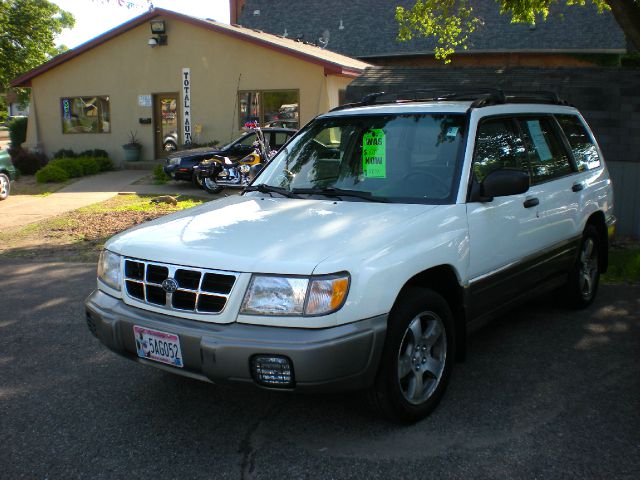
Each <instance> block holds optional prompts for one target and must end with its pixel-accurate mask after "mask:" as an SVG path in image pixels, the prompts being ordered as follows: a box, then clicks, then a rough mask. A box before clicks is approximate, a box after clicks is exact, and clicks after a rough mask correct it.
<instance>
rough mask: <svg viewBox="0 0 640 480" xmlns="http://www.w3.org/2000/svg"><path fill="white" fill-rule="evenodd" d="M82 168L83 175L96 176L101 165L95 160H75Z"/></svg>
mask: <svg viewBox="0 0 640 480" xmlns="http://www.w3.org/2000/svg"><path fill="white" fill-rule="evenodd" d="M75 160H76V161H77V162H78V164H80V167H82V175H95V174H96V173H98V172H99V171H100V165H98V162H97V161H96V159H95V158H91V157H78V158H76V159H75Z"/></svg>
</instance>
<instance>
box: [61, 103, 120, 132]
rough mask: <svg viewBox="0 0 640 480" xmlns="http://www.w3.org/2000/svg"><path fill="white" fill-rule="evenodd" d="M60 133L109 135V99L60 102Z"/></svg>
mask: <svg viewBox="0 0 640 480" xmlns="http://www.w3.org/2000/svg"><path fill="white" fill-rule="evenodd" d="M61 103H62V133H109V132H110V131H111V121H110V120H111V110H110V107H109V97H108V96H102V97H71V98H63V99H62V101H61Z"/></svg>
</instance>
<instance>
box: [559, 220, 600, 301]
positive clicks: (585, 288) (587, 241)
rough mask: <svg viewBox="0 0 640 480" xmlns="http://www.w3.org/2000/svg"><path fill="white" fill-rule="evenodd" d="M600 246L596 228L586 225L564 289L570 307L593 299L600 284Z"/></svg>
mask: <svg viewBox="0 0 640 480" xmlns="http://www.w3.org/2000/svg"><path fill="white" fill-rule="evenodd" d="M601 248H602V245H601V242H600V235H599V234H598V230H597V229H596V227H594V226H593V225H587V226H586V228H585V229H584V232H583V233H582V241H581V242H580V250H579V251H578V257H577V258H576V262H575V265H574V266H573V267H572V269H571V271H570V272H569V280H568V282H567V285H566V288H565V289H564V293H565V296H566V301H567V303H568V305H569V306H570V307H573V308H578V309H581V308H586V307H588V306H589V305H591V304H592V303H593V301H594V300H595V298H596V294H597V293H598V286H599V285H600V258H601V255H602V252H601Z"/></svg>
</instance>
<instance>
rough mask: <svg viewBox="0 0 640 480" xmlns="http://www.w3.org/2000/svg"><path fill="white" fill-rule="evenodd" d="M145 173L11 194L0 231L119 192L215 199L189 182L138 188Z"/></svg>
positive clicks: (0, 210) (3, 205)
mask: <svg viewBox="0 0 640 480" xmlns="http://www.w3.org/2000/svg"><path fill="white" fill-rule="evenodd" d="M149 174H150V172H148V171H145V170H117V171H114V172H106V173H101V174H99V175H92V176H90V177H85V178H82V179H80V180H78V181H77V182H75V183H72V184H71V185H68V186H66V187H64V188H63V189H61V190H58V191H57V192H55V193H52V194H51V195H48V196H46V197H43V196H38V195H10V196H9V198H7V199H6V200H4V201H2V202H0V230H1V229H3V228H9V227H17V226H21V225H27V224H29V223H33V222H37V221H40V220H43V219H45V218H50V217H53V216H56V215H60V214H62V213H65V212H68V211H70V210H75V209H77V208H81V207H85V206H87V205H91V204H93V203H97V202H102V201H104V200H107V199H109V198H111V197H113V196H114V195H117V194H118V193H119V192H124V193H127V192H128V193H140V194H152V195H165V194H181V195H196V196H203V197H206V198H211V199H212V200H213V199H215V198H217V196H216V195H209V194H208V193H206V192H204V191H203V190H199V189H196V188H195V187H193V186H192V185H191V184H190V183H189V182H169V183H168V184H166V185H137V184H135V182H136V181H138V180H140V179H141V178H143V177H145V176H148V175H149Z"/></svg>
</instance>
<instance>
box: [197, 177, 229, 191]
mask: <svg viewBox="0 0 640 480" xmlns="http://www.w3.org/2000/svg"><path fill="white" fill-rule="evenodd" d="M202 188H204V189H205V190H206V191H207V192H209V193H211V194H214V195H215V194H216V193H220V192H221V191H222V189H223V188H224V187H223V186H221V185H218V184H217V183H216V181H215V180H211V179H210V178H203V179H202Z"/></svg>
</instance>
